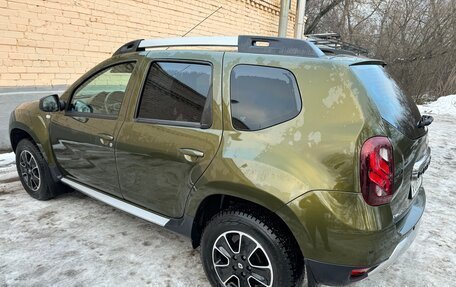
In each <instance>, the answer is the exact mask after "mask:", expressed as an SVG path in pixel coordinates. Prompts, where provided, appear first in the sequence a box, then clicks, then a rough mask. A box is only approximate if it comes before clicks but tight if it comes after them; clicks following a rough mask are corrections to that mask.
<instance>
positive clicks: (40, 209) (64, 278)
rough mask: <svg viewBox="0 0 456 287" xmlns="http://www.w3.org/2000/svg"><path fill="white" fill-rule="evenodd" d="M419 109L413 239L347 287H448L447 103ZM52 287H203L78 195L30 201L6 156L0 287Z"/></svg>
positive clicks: (169, 251)
mask: <svg viewBox="0 0 456 287" xmlns="http://www.w3.org/2000/svg"><path fill="white" fill-rule="evenodd" d="M420 109H421V110H422V111H423V112H425V113H430V114H432V115H433V116H434V117H435V121H434V123H433V124H432V125H431V128H430V145H431V147H432V164H431V166H430V168H429V170H428V171H427V172H426V175H425V181H424V186H425V188H426V190H427V207H426V213H425V215H424V218H423V220H422V224H421V229H420V232H419V234H418V237H417V239H416V241H415V242H414V244H413V245H412V246H411V247H410V249H409V250H408V251H407V252H406V253H405V254H404V255H403V256H402V257H400V258H399V260H398V261H397V262H396V264H394V265H393V266H392V267H391V268H390V269H388V270H386V271H384V272H382V273H380V274H378V275H376V276H373V277H372V278H369V279H367V280H365V281H362V282H360V283H357V284H354V285H352V286H356V287H361V286H366V287H367V286H370V287H372V286H374V287H375V286H378V287H380V286H382V287H383V286H384V287H391V286H438V287H445V286H455V282H454V281H455V280H456V267H455V266H456V252H455V247H454V245H455V242H456V221H455V220H454V216H455V209H454V207H455V206H456V196H455V194H454V190H455V188H454V186H455V185H456V181H455V180H454V176H455V174H456V140H455V134H456V95H454V96H451V97H450V96H449V97H445V98H441V99H440V100H439V101H438V102H435V103H432V104H430V105H426V106H422V107H420ZM51 285H54V286H56V285H58V286H115V285H119V286H145V285H147V286H207V285H208V284H207V281H206V279H205V275H204V272H203V269H202V267H201V265H200V259H199V251H198V250H193V249H192V248H191V246H190V242H189V241H188V240H187V239H185V238H183V237H181V236H178V235H175V234H173V233H171V232H169V231H166V230H164V229H162V228H159V227H157V226H155V225H153V224H149V223H147V222H145V221H143V220H141V219H138V218H135V217H133V216H130V215H128V214H125V213H123V212H121V211H118V210H116V209H114V208H112V207H109V206H107V205H105V204H102V203H99V202H97V201H95V200H93V199H91V198H89V197H86V196H84V195H82V194H80V193H77V192H73V193H70V194H65V195H63V196H60V197H58V198H57V199H55V200H51V201H47V202H40V201H36V200H33V199H32V198H30V197H29V196H28V195H27V194H26V193H25V191H24V189H23V188H22V186H21V184H20V183H19V181H18V178H17V173H16V171H15V168H14V154H12V153H10V154H0V286H51Z"/></svg>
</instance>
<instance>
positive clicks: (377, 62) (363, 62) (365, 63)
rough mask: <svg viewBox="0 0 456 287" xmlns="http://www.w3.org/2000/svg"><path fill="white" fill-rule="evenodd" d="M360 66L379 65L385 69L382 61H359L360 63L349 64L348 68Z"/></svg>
mask: <svg viewBox="0 0 456 287" xmlns="http://www.w3.org/2000/svg"><path fill="white" fill-rule="evenodd" d="M361 65H379V66H382V67H385V66H386V63H385V62H383V61H382V60H366V61H360V62H356V63H353V64H350V66H361Z"/></svg>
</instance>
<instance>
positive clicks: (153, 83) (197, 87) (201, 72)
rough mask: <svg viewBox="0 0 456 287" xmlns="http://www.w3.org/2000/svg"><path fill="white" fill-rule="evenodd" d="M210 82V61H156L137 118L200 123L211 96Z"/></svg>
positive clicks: (148, 78) (152, 66) (144, 90)
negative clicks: (202, 62) (205, 62)
mask: <svg viewBox="0 0 456 287" xmlns="http://www.w3.org/2000/svg"><path fill="white" fill-rule="evenodd" d="M211 83H212V67H211V66H210V65H208V64H200V63H181V62H153V63H152V65H151V68H150V70H149V74H148V75H147V79H146V83H145V86H144V89H143V94H142V97H141V102H140V104H139V109H138V118H143V119H155V120H162V121H176V122H190V123H200V122H201V118H202V116H203V112H204V110H205V106H206V103H209V101H210V100H211V97H210V94H211V92H212V91H211V90H212V89H211ZM206 110H207V108H206Z"/></svg>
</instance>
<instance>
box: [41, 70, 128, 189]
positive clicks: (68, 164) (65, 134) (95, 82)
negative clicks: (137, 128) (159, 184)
mask: <svg viewBox="0 0 456 287" xmlns="http://www.w3.org/2000/svg"><path fill="white" fill-rule="evenodd" d="M135 65H136V63H135V62H123V63H116V64H111V65H109V66H107V67H105V68H102V69H101V70H99V71H98V72H96V73H95V74H94V75H92V76H90V77H89V78H88V79H87V80H86V81H84V82H83V83H82V84H81V85H79V86H78V87H77V88H76V89H74V91H73V92H72V94H71V98H70V100H69V103H68V106H67V109H66V110H65V112H63V113H57V114H53V115H52V119H51V125H50V137H51V142H52V147H53V150H54V154H55V157H56V159H57V163H58V164H59V165H60V167H61V169H62V170H63V171H64V172H65V173H66V175H65V176H67V177H68V178H71V179H74V180H76V181H78V182H80V183H82V184H85V185H87V186H90V187H93V188H96V189H98V190H101V191H104V192H107V193H111V194H113V195H115V196H118V197H121V193H120V189H119V181H118V175H117V170H116V163H115V155H114V147H115V137H116V135H117V132H118V130H119V129H120V126H121V124H122V121H123V117H124V115H122V114H125V108H124V109H122V107H123V106H124V105H125V104H126V103H125V102H127V100H125V101H124V99H126V98H127V97H126V95H127V94H128V92H129V89H128V83H129V82H130V77H131V75H132V73H133V70H134V68H135ZM121 111H123V113H121Z"/></svg>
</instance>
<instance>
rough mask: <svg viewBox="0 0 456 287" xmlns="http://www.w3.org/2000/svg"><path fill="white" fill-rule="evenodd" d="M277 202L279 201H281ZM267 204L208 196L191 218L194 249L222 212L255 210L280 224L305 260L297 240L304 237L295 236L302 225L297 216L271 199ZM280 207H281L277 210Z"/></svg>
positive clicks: (219, 195)
mask: <svg viewBox="0 0 456 287" xmlns="http://www.w3.org/2000/svg"><path fill="white" fill-rule="evenodd" d="M276 200H277V201H278V200H279V199H276ZM267 202H270V204H261V203H258V202H255V201H251V200H248V199H245V198H243V197H241V196H236V195H233V194H227V193H216V194H211V195H208V196H206V197H205V198H203V199H202V200H201V201H199V204H198V205H197V207H196V208H195V209H194V210H193V215H190V216H189V217H190V218H193V220H192V225H191V232H190V234H189V235H190V237H191V240H192V245H193V247H194V248H196V247H198V246H199V245H200V240H201V235H202V232H203V230H204V227H205V226H206V224H207V223H208V222H209V220H210V219H211V218H212V217H213V216H214V215H216V214H217V213H219V212H220V211H222V210H226V209H244V210H246V209H247V210H248V209H254V210H256V211H260V212H261V213H262V214H266V215H267V216H268V217H271V218H273V219H274V220H275V221H276V222H277V223H278V224H280V226H281V228H282V229H283V230H284V231H285V232H286V233H287V234H288V235H289V236H290V237H291V238H292V239H293V240H294V241H295V242H296V244H297V246H299V249H300V251H301V255H302V256H303V258H304V253H303V248H302V247H301V244H300V243H299V241H298V240H297V239H298V238H302V235H298V236H297V234H295V230H296V227H297V226H299V224H300V223H299V221H298V220H297V218H296V216H295V215H294V214H293V213H292V212H291V210H290V209H289V208H287V206H286V204H284V203H282V202H274V203H272V202H271V199H269V200H268V201H267ZM278 205H280V206H281V207H280V208H277V206H278ZM293 217H294V218H293ZM303 232H305V231H303Z"/></svg>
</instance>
